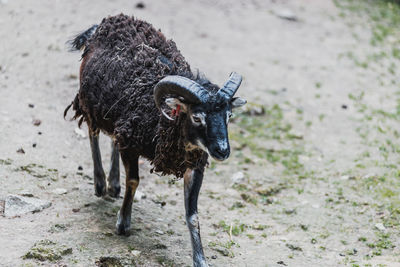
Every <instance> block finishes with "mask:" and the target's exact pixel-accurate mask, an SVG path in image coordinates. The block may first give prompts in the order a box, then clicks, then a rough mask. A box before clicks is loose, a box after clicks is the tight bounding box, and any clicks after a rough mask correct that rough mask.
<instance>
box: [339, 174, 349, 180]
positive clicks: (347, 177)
mask: <svg viewBox="0 0 400 267" xmlns="http://www.w3.org/2000/svg"><path fill="white" fill-rule="evenodd" d="M349 178H350V176H348V175H342V176H341V177H340V180H349Z"/></svg>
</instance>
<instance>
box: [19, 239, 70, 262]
mask: <svg viewBox="0 0 400 267" xmlns="http://www.w3.org/2000/svg"><path fill="white" fill-rule="evenodd" d="M68 254H72V248H67V247H65V246H57V245H56V243H54V242H53V241H50V240H41V241H39V242H37V243H35V245H34V246H33V247H32V248H31V249H30V250H29V251H28V252H27V253H26V254H25V255H24V256H22V258H23V259H35V260H39V261H50V262H56V261H59V260H61V259H62V256H65V255H68Z"/></svg>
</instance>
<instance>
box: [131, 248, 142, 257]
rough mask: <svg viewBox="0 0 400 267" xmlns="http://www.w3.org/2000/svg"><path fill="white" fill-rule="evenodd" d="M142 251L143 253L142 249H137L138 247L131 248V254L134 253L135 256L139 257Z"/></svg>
mask: <svg viewBox="0 0 400 267" xmlns="http://www.w3.org/2000/svg"><path fill="white" fill-rule="evenodd" d="M141 253H142V252H141V251H140V250H136V249H134V250H131V254H132V255H133V256H134V257H139V256H140V254H141Z"/></svg>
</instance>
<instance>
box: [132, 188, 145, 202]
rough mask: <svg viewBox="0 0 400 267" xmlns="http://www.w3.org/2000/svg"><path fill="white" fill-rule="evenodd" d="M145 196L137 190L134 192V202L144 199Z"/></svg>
mask: <svg viewBox="0 0 400 267" xmlns="http://www.w3.org/2000/svg"><path fill="white" fill-rule="evenodd" d="M146 197H147V196H146V194H145V193H143V192H142V191H139V190H136V192H135V198H134V199H135V200H136V201H139V200H141V199H145V198H146Z"/></svg>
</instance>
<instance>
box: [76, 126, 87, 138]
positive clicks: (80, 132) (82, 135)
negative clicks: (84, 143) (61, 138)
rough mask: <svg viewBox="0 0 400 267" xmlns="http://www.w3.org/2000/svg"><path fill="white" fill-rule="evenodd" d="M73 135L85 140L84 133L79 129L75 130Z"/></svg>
mask: <svg viewBox="0 0 400 267" xmlns="http://www.w3.org/2000/svg"><path fill="white" fill-rule="evenodd" d="M75 134H76V135H77V137H80V138H86V134H85V132H84V131H83V130H82V129H80V128H75Z"/></svg>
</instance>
